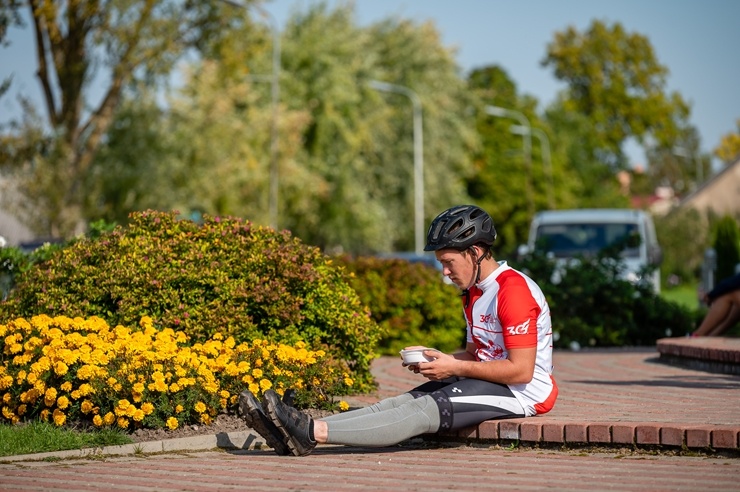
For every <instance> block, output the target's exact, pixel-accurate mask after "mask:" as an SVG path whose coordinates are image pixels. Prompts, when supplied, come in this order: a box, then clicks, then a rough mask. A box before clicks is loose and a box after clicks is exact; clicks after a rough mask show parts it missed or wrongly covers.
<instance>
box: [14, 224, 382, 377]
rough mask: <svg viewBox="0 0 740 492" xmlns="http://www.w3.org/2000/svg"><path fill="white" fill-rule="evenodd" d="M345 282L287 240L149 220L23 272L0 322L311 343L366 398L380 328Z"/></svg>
mask: <svg viewBox="0 0 740 492" xmlns="http://www.w3.org/2000/svg"><path fill="white" fill-rule="evenodd" d="M345 277H346V273H345V272H344V271H343V269H341V268H337V267H335V266H334V265H332V261H331V260H330V259H329V258H327V257H326V256H325V255H323V254H322V253H321V252H320V251H319V250H318V249H317V248H315V247H309V246H307V245H304V244H302V243H301V242H300V241H299V240H298V239H297V238H294V237H292V236H291V235H290V233H289V232H287V231H284V232H282V233H278V232H275V231H273V230H272V229H269V228H263V227H255V226H253V225H252V224H251V223H249V222H247V221H243V220H241V219H236V218H219V217H209V216H206V217H204V221H203V223H202V224H196V223H194V222H192V221H189V220H178V219H177V216H176V214H175V213H162V212H154V211H146V212H139V213H134V214H132V215H131V221H130V223H129V224H128V225H127V226H126V227H116V228H115V229H114V230H113V231H112V232H109V233H106V232H102V233H100V234H99V237H97V238H95V239H93V238H85V239H81V240H78V241H75V242H74V243H72V244H70V245H68V246H67V247H65V248H64V249H61V250H59V251H56V252H55V253H54V254H53V255H51V257H50V258H49V259H48V260H47V261H45V262H43V263H38V264H36V265H34V266H33V267H32V268H30V269H29V270H27V271H26V272H23V273H21V274H20V275H19V276H18V278H17V285H16V287H15V289H14V290H13V291H12V292H11V295H10V297H9V298H8V299H7V300H6V301H5V302H2V303H0V322H1V321H3V320H9V319H12V318H14V317H18V316H23V317H31V316H34V315H37V314H47V315H50V316H58V315H64V316H68V317H76V316H80V317H91V316H97V317H100V318H102V319H104V320H106V321H107V322H108V323H110V324H111V325H116V324H122V325H124V326H132V325H136V324H137V323H138V320H139V319H141V318H142V317H144V316H149V317H151V318H152V319H153V321H154V323H155V324H156V325H159V326H168V327H173V328H175V329H177V330H180V331H183V332H184V333H186V334H187V335H188V336H189V337H190V338H191V340H192V341H193V342H201V341H204V340H207V339H210V338H211V337H212V336H213V335H214V334H216V333H220V334H222V335H223V336H226V337H229V336H232V337H233V338H234V339H235V340H236V341H237V342H245V341H251V340H254V339H261V338H266V339H268V340H271V341H275V342H281V343H286V344H294V343H296V342H298V341H305V342H306V343H308V344H309V345H310V346H311V347H312V348H320V347H324V348H325V349H326V350H327V352H328V353H329V354H331V355H333V356H335V357H337V358H339V359H342V360H344V361H346V362H347V363H349V364H350V367H351V369H352V371H353V374H352V376H353V378H354V380H355V384H356V387H355V389H367V388H368V387H369V385H370V384H371V383H372V376H371V374H370V370H369V369H370V362H371V360H372V359H373V358H374V356H375V354H374V349H375V346H376V344H377V340H378V337H379V328H378V326H377V325H376V324H375V323H374V322H373V321H372V319H371V318H370V316H369V313H368V312H367V310H366V308H364V307H363V306H362V304H361V302H360V299H359V298H358V296H357V294H356V293H355V292H354V291H353V290H352V288H351V287H350V286H349V284H348V283H347V282H346V278H345Z"/></svg>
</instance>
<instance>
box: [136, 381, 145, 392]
mask: <svg viewBox="0 0 740 492" xmlns="http://www.w3.org/2000/svg"><path fill="white" fill-rule="evenodd" d="M133 390H134V392H136V393H143V392H144V385H143V384H142V383H135V384H134V387H133Z"/></svg>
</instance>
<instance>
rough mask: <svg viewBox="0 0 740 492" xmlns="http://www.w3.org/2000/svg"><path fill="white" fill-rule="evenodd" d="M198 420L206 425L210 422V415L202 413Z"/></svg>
mask: <svg viewBox="0 0 740 492" xmlns="http://www.w3.org/2000/svg"><path fill="white" fill-rule="evenodd" d="M200 421H201V423H203V424H205V425H208V424H210V423H211V416H210V415H208V414H207V413H202V414H200Z"/></svg>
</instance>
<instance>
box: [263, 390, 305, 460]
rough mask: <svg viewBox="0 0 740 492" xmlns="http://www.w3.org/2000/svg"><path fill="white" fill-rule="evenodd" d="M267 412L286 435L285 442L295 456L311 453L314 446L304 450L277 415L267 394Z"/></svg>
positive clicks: (274, 423)
mask: <svg viewBox="0 0 740 492" xmlns="http://www.w3.org/2000/svg"><path fill="white" fill-rule="evenodd" d="M265 412H266V413H267V416H268V417H269V418H270V420H271V421H272V424H273V425H274V426H275V427H277V428H278V429H279V430H280V432H281V433H282V434H283V436H284V437H285V444H287V445H288V447H289V448H290V452H291V453H292V454H293V456H306V455H308V454H311V452H312V451H313V448H312V449H310V450H308V451H305V450H303V446H302V445H301V444H300V443H299V442H298V441H297V440H296V438H295V437H293V436H292V435H291V434H290V433H289V432H288V430H287V429H286V428H285V425H284V424H283V422H282V421H281V420H280V418H279V417H278V415H277V411H276V409H275V407H274V406H273V402H272V401H271V400H270V398H268V397H267V395H265Z"/></svg>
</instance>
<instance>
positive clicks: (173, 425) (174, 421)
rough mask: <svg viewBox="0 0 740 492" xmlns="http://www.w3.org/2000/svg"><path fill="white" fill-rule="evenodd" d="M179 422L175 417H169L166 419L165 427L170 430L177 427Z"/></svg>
mask: <svg viewBox="0 0 740 492" xmlns="http://www.w3.org/2000/svg"><path fill="white" fill-rule="evenodd" d="M179 425H180V423H179V422H178V421H177V419H176V418H175V417H170V418H168V419H167V428H168V429H170V430H175V429H177V428H178V427H179Z"/></svg>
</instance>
